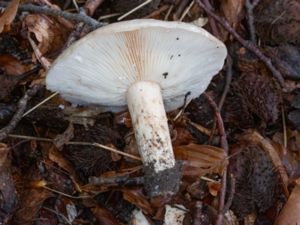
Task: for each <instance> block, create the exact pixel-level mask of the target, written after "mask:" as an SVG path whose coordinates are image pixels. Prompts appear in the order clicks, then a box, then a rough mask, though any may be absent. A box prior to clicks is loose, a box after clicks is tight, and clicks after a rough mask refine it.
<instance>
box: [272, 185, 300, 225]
mask: <svg viewBox="0 0 300 225" xmlns="http://www.w3.org/2000/svg"><path fill="white" fill-rule="evenodd" d="M299 212H300V179H298V180H296V186H295V187H294V189H293V191H292V193H291V195H290V197H289V199H288V201H287V203H286V204H285V206H284V207H283V209H282V211H281V213H280V215H279V216H278V217H277V219H276V222H275V225H288V224H291V225H292V224H299V223H300V214H299Z"/></svg>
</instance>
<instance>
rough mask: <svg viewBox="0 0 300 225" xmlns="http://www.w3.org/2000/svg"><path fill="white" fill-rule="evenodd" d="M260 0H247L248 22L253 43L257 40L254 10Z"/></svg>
mask: <svg viewBox="0 0 300 225" xmlns="http://www.w3.org/2000/svg"><path fill="white" fill-rule="evenodd" d="M258 2H259V0H254V1H251V0H246V2H245V5H246V10H247V17H248V19H247V22H248V29H249V33H250V39H251V41H252V42H253V43H255V42H256V35H255V33H256V32H255V26H254V17H253V10H254V8H255V6H256V5H257V4H258Z"/></svg>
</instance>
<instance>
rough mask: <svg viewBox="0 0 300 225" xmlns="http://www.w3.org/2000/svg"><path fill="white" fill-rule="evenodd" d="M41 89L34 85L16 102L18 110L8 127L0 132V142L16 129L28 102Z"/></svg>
mask: <svg viewBox="0 0 300 225" xmlns="http://www.w3.org/2000/svg"><path fill="white" fill-rule="evenodd" d="M41 87H42V86H40V85H34V86H33V87H32V88H30V89H28V90H27V91H26V93H25V95H24V96H23V97H22V98H21V99H20V101H19V102H18V108H17V111H16V113H15V114H14V116H13V118H12V119H11V120H10V122H9V123H8V125H6V126H5V127H3V128H2V129H1V130H0V141H2V140H3V139H4V138H6V137H7V136H8V135H9V133H10V132H11V131H12V130H14V129H15V128H16V126H17V125H18V123H19V121H20V120H21V119H22V117H23V114H24V111H25V109H26V106H27V103H28V101H29V100H30V99H31V98H32V97H33V96H34V95H35V94H36V93H37V92H38V91H39V90H40V89H41Z"/></svg>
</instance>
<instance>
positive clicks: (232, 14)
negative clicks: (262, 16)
mask: <svg viewBox="0 0 300 225" xmlns="http://www.w3.org/2000/svg"><path fill="white" fill-rule="evenodd" d="M244 5H245V0H223V1H221V9H222V11H223V13H224V15H225V18H226V19H227V21H228V22H229V24H230V25H232V26H233V27H236V25H237V24H238V23H239V22H240V21H241V19H242V18H243V16H242V12H243V8H244Z"/></svg>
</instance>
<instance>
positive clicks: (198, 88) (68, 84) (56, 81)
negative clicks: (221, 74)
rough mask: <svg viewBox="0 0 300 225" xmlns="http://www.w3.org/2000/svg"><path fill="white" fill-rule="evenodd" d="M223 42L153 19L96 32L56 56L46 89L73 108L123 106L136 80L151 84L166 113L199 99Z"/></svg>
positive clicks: (221, 59)
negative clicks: (159, 94) (157, 87)
mask: <svg viewBox="0 0 300 225" xmlns="http://www.w3.org/2000/svg"><path fill="white" fill-rule="evenodd" d="M226 54H227V51H226V47H225V46H224V44H223V43H222V42H221V41H219V40H218V39H216V38H215V37H213V36H212V35H211V34H209V33H208V32H207V31H205V30H204V29H202V28H199V27H197V26H194V25H191V24H186V23H181V22H165V21H158V20H152V19H139V20H131V21H124V22H119V23H114V24H111V25H107V26H105V27H102V28H99V29H97V30H95V31H93V32H91V33H90V34H88V35H86V36H85V37H84V38H82V39H80V40H79V41H77V42H76V43H75V44H73V45H72V46H71V47H70V48H68V49H67V50H66V51H65V52H64V53H63V54H62V55H60V56H59V57H58V58H57V60H56V61H55V63H54V64H53V65H52V67H51V69H50V70H49V72H48V75H47V78H46V83H47V87H48V89H50V90H53V91H58V92H59V93H60V94H61V95H62V97H64V98H65V99H67V100H69V101H71V102H72V103H75V104H83V105H89V104H92V105H102V106H110V107H116V108H120V106H126V105H127V102H126V92H127V90H128V87H130V85H131V84H133V83H134V82H135V81H140V80H146V81H156V82H157V83H158V84H159V85H160V87H161V91H162V96H163V99H164V104H165V108H166V110H167V111H170V110H173V109H176V108H177V107H179V106H181V105H182V104H183V102H184V96H185V95H186V94H187V93H188V92H190V95H189V97H190V98H195V97H198V96H199V95H200V94H201V93H202V92H204V91H205V89H206V88H207V86H208V84H209V83H210V81H211V79H212V77H213V76H214V75H215V74H216V73H217V72H218V71H219V70H220V69H221V68H222V66H223V63H224V59H225V57H226Z"/></svg>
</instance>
